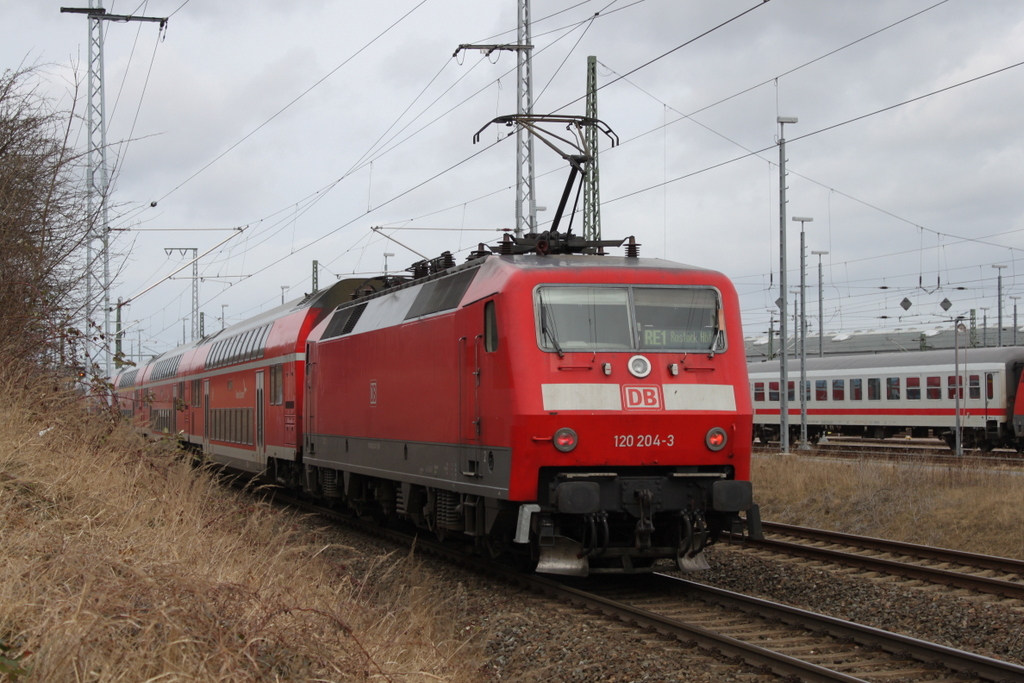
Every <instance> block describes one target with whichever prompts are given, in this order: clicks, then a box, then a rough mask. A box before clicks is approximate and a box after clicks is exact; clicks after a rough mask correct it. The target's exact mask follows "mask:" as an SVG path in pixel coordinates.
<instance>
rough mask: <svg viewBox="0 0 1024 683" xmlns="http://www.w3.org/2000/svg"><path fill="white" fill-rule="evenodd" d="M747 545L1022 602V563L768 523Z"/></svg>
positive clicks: (1013, 560) (1023, 588)
mask: <svg viewBox="0 0 1024 683" xmlns="http://www.w3.org/2000/svg"><path fill="white" fill-rule="evenodd" d="M763 528H764V530H765V531H766V532H768V534H770V535H769V536H766V538H765V539H763V540H751V539H747V540H746V544H747V545H748V546H750V547H753V548H762V549H766V550H771V551H773V552H780V553H785V554H787V555H796V556H800V557H806V558H810V559H814V560H820V561H824V562H831V563H835V564H842V565H846V566H852V567H858V568H861V569H865V570H868V571H876V572H882V573H886V574H893V575H897V576H902V577H906V578H910V579H916V580H919V581H927V582H930V583H938V584H943V585H947V586H953V587H956V588H965V589H968V590H973V591H977V592H980V593H989V594H992V595H998V596H1001V597H1003V598H1007V599H1016V600H1022V601H1024V561H1021V560H1015V559H1009V558H1002V557H992V556H989V555H977V554H974V553H966V552H961V551H957V550H948V549H944V548H932V547H929V546H922V545H915V544H912V543H901V542H898V541H889V540H885V539H879V538H870V537H866V536H854V535H851V534H843V533H839V532H835V531H826V530H822V529H812V528H806V527H798V526H791V525H788V524H779V523H775V522H764V523H763Z"/></svg>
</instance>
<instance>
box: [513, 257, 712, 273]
mask: <svg viewBox="0 0 1024 683" xmlns="http://www.w3.org/2000/svg"><path fill="white" fill-rule="evenodd" d="M499 258H500V259H501V260H502V261H505V262H510V263H512V264H514V265H516V266H518V267H520V268H632V269H637V268H650V269H661V270H664V269H668V270H693V271H703V272H708V273H714V272H717V271H713V270H710V269H708V268H701V267H699V266H691V265H688V264H685V263H676V262H675V261H667V260H665V259H659V258H630V257H628V256H608V255H604V256H595V255H581V254H558V255H555V254H551V255H546V256H541V255H540V254H522V255H517V256H501V257H499Z"/></svg>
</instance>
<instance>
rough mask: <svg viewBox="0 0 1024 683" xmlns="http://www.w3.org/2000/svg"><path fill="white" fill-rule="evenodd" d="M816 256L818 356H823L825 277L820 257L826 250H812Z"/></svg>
mask: <svg viewBox="0 0 1024 683" xmlns="http://www.w3.org/2000/svg"><path fill="white" fill-rule="evenodd" d="M811 253H812V254H814V255H815V256H817V257H818V358H824V357H825V278H824V277H823V275H822V271H821V257H822V256H825V255H826V254H828V252H827V251H812V252H811Z"/></svg>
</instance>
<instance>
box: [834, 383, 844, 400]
mask: <svg viewBox="0 0 1024 683" xmlns="http://www.w3.org/2000/svg"><path fill="white" fill-rule="evenodd" d="M845 396H846V380H845V379H834V380H832V400H833V401H842V400H845Z"/></svg>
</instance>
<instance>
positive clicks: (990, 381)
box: [985, 372, 995, 401]
mask: <svg viewBox="0 0 1024 683" xmlns="http://www.w3.org/2000/svg"><path fill="white" fill-rule="evenodd" d="M985 395H986V396H987V397H988V399H989V400H990V401H991V400H992V399H994V398H995V381H994V377H993V374H992V373H991V372H986V373H985Z"/></svg>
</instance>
